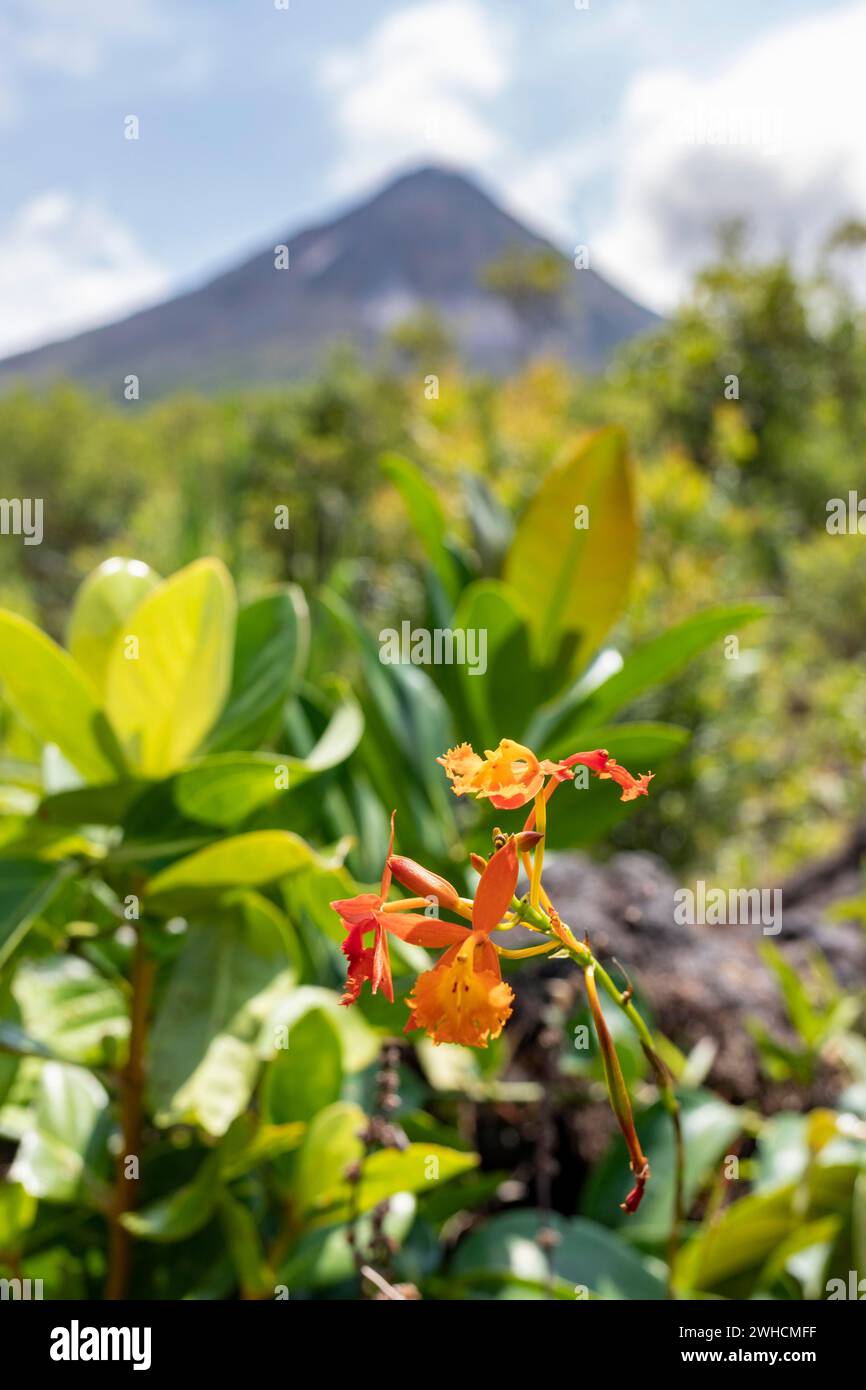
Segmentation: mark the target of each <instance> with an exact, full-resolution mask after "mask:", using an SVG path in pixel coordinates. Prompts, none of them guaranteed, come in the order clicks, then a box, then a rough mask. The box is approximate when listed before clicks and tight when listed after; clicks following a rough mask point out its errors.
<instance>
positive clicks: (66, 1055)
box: [15, 955, 129, 1065]
mask: <svg viewBox="0 0 866 1390" xmlns="http://www.w3.org/2000/svg"><path fill="white" fill-rule="evenodd" d="M15 995H16V998H17V999H18V1001H19V1003H20V1005H21V1014H22V1019H23V1023H24V1027H25V1028H26V1030H27V1032H28V1033H29V1035H30V1036H31V1037H32V1038H33V1039H35V1040H36V1041H38V1042H39V1043H41V1044H42V1045H43V1046H44V1047H46V1048H48V1049H49V1050H50V1051H52V1052H54V1053H57V1054H59V1055H60V1056H62V1058H63V1059H64V1061H68V1062H78V1063H80V1064H82V1065H87V1064H90V1065H96V1064H98V1063H100V1062H103V1061H104V1060H105V1043H106V1040H107V1039H115V1040H117V1041H118V1042H120V1043H125V1040H126V1038H127V1037H128V1035H129V1007H128V1003H127V1000H126V998H125V996H124V994H123V993H122V992H121V990H120V989H119V988H118V987H117V986H116V985H114V984H112V983H111V982H110V981H108V980H106V979H104V978H103V976H102V975H100V973H99V972H98V971H97V970H95V969H94V967H93V966H92V965H90V964H89V962H88V961H86V960H82V959H81V958H80V957H79V956H73V955H65V956H48V957H45V958H43V959H41V960H36V961H30V962H26V963H25V964H24V965H22V966H21V967H20V968H19V969H18V971H17V973H16V976H15ZM123 1052H125V1047H123V1048H122V1049H121V1053H123Z"/></svg>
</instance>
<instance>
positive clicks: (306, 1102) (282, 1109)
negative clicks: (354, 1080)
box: [262, 1009, 343, 1124]
mask: <svg viewBox="0 0 866 1390" xmlns="http://www.w3.org/2000/svg"><path fill="white" fill-rule="evenodd" d="M342 1082H343V1046H342V1043H341V1042H340V1038H339V1035H338V1033H337V1029H336V1027H335V1026H334V1024H333V1023H332V1022H331V1021H330V1019H329V1018H328V1016H327V1014H326V1013H324V1012H323V1011H322V1010H321V1009H311V1010H310V1012H309V1013H306V1014H304V1015H303V1017H302V1018H300V1019H299V1020H298V1022H297V1023H296V1024H295V1026H294V1027H293V1028H292V1030H291V1031H290V1033H289V1035H288V1045H287V1046H286V1047H284V1048H280V1049H278V1051H277V1054H276V1057H275V1058H274V1060H273V1061H272V1062H271V1063H270V1065H269V1067H268V1068H267V1071H266V1073H265V1080H264V1085H263V1087H262V1112H263V1114H264V1117H265V1119H266V1120H267V1121H269V1122H271V1123H272V1124H286V1123H287V1122H288V1121H290V1120H310V1119H312V1117H313V1116H314V1115H316V1114H317V1113H318V1112H319V1111H320V1110H324V1109H325V1107H326V1106H328V1105H331V1104H333V1102H334V1101H336V1100H338V1099H339V1096H340V1089H341V1086H342Z"/></svg>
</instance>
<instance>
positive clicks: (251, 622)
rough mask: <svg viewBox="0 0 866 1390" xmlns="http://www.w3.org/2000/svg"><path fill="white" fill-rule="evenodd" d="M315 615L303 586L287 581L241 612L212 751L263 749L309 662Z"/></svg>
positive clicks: (211, 739)
mask: <svg viewBox="0 0 866 1390" xmlns="http://www.w3.org/2000/svg"><path fill="white" fill-rule="evenodd" d="M309 646H310V614H309V610H308V608H307V600H306V599H305V598H304V595H303V591H302V590H301V589H299V588H298V586H297V585H296V584H286V585H284V586H283V587H282V588H280V589H276V590H275V591H274V592H273V593H269V594H264V595H263V596H262V597H261V598H258V599H255V600H254V601H253V602H252V603H247V604H244V606H243V607H242V608H241V610H240V612H239V613H238V621H237V635H236V639H235V653H234V667H233V670H232V679H231V689H230V691H229V696H228V700H227V701H226V705H225V709H224V710H223V712H222V714H221V715H220V717H219V721H218V722H217V724H216V725H215V727H214V729H213V730H212V732H211V734H210V736H209V737H208V739H207V743H206V747H207V749H208V751H209V752H212V753H219V752H226V751H228V750H231V751H233V752H237V751H238V750H241V749H247V748H257V747H258V746H259V744H260V743H262V742H263V741H264V739H266V738H267V737H268V736H269V735H270V734H271V733H272V732H273V729H274V727H275V725H276V724H277V723H278V721H279V717H280V712H281V710H282V708H283V705H284V704H285V702H286V700H287V699H288V698H289V696H290V695H291V694H292V692H293V691H294V690H295V688H296V686H297V684H298V682H299V680H300V679H301V676H302V675H303V672H304V669H305V667H306V664H307V656H308V652H309Z"/></svg>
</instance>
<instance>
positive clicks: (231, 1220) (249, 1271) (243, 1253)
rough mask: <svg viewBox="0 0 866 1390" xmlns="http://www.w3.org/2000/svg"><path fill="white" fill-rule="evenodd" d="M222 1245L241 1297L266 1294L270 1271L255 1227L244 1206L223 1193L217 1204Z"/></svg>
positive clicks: (270, 1290) (271, 1282)
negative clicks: (225, 1246) (224, 1245)
mask: <svg viewBox="0 0 866 1390" xmlns="http://www.w3.org/2000/svg"><path fill="white" fill-rule="evenodd" d="M219 1213H220V1220H221V1222H222V1226H223V1230H224V1232H225V1237H226V1244H227V1246H228V1251H229V1254H230V1256H231V1260H232V1264H233V1265H234V1269H235V1273H236V1275H237V1279H238V1284H239V1286H240V1290H241V1294H242V1295H243V1297H244V1298H257V1297H259V1298H260V1297H263V1296H266V1295H267V1296H270V1295H271V1294H272V1293H273V1287H274V1276H273V1271H272V1270H271V1269H270V1266H269V1265H268V1262H267V1259H266V1258H265V1252H264V1250H263V1248H262V1239H261V1235H260V1234H259V1227H258V1224H257V1222H256V1220H255V1217H254V1216H253V1214H252V1212H251V1211H250V1210H249V1208H248V1207H245V1206H244V1205H243V1203H242V1202H239V1201H237V1200H236V1199H235V1198H234V1197H233V1196H232V1195H231V1193H229V1192H224V1193H223V1195H222V1197H221V1198H220V1204H219Z"/></svg>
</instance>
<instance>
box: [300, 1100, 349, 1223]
mask: <svg viewBox="0 0 866 1390" xmlns="http://www.w3.org/2000/svg"><path fill="white" fill-rule="evenodd" d="M366 1125H367V1117H366V1115H365V1114H364V1112H363V1110H362V1109H361V1107H360V1106H359V1105H352V1104H350V1103H349V1102H348V1101H337V1103H336V1104H334V1105H329V1106H327V1108H326V1109H325V1110H320V1111H319V1113H318V1115H316V1117H315V1119H314V1120H313V1121H312V1123H311V1124H310V1126H309V1128H308V1129H307V1134H306V1138H305V1139H304V1142H303V1144H302V1146H301V1149H300V1152H299V1154H298V1164H297V1170H296V1175H295V1182H294V1190H293V1194H292V1195H293V1198H294V1201H295V1203H296V1204H297V1207H298V1209H299V1211H301V1212H304V1213H306V1214H307V1215H308V1216H310V1215H312V1214H313V1213H314V1212H315V1211H316V1210H317V1209H319V1208H322V1207H325V1206H327V1205H329V1204H330V1203H331V1202H332V1201H333V1200H334V1197H333V1194H334V1193H335V1192H338V1191H339V1189H340V1185H341V1183H342V1182H343V1180H344V1178H345V1175H346V1169H347V1168H348V1167H349V1165H350V1164H352V1163H356V1162H357V1161H358V1159H359V1158H360V1157H361V1154H362V1152H363V1148H364V1146H363V1142H362V1140H361V1138H360V1135H361V1133H362V1131H363V1130H364V1129H365V1128H366Z"/></svg>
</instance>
